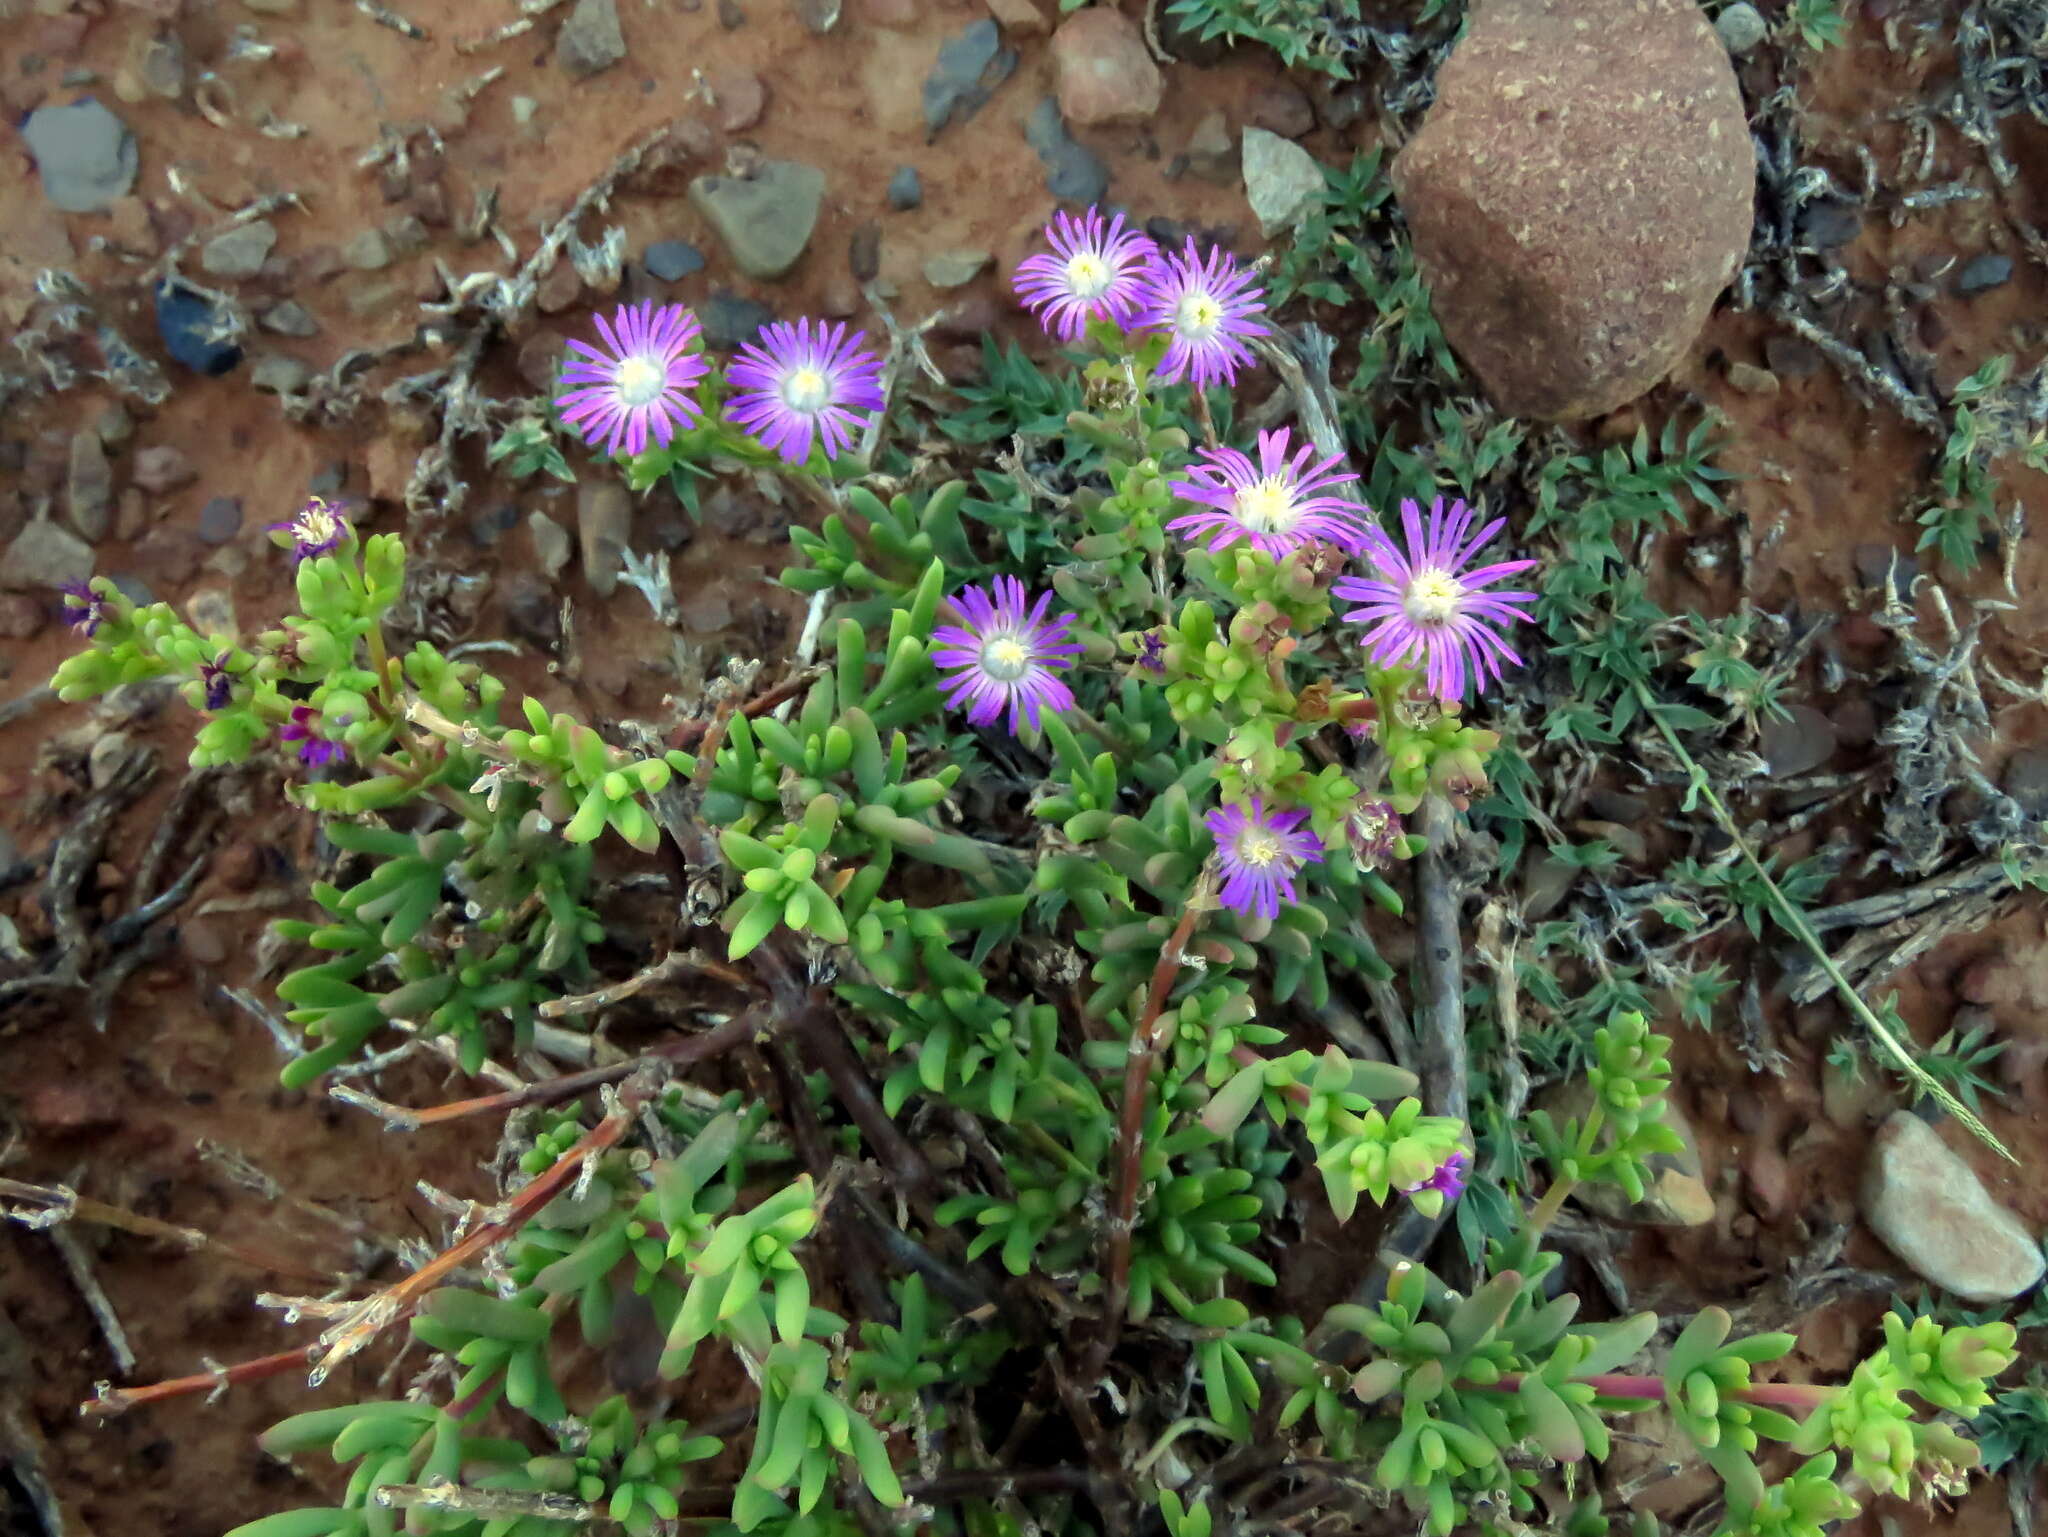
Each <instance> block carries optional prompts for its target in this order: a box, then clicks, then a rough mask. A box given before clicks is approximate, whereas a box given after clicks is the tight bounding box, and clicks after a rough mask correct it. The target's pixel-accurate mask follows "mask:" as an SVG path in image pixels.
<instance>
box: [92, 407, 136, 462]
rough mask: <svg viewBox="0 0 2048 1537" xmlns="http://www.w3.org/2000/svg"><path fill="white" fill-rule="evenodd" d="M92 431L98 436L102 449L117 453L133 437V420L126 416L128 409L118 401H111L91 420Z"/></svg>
mask: <svg viewBox="0 0 2048 1537" xmlns="http://www.w3.org/2000/svg"><path fill="white" fill-rule="evenodd" d="M92 430H93V431H94V432H96V433H98V434H99V440H100V444H101V446H102V447H104V448H108V449H111V450H113V451H114V452H116V453H118V452H120V450H121V449H122V448H123V447H124V446H126V444H127V442H128V440H129V439H130V438H132V437H134V436H135V418H133V417H132V416H130V415H129V414H128V408H127V407H126V406H124V405H122V404H121V402H120V401H118V400H111V401H108V402H107V405H106V408H105V409H104V410H102V411H101V412H100V414H99V415H98V416H96V417H94V418H93V421H92Z"/></svg>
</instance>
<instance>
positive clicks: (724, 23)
mask: <svg viewBox="0 0 2048 1537" xmlns="http://www.w3.org/2000/svg"><path fill="white" fill-rule="evenodd" d="M718 24H719V25H720V26H721V27H723V28H725V30H726V31H728V32H737V31H739V29H740V28H741V27H744V26H745V25H746V24H747V13H746V12H745V11H743V10H741V9H740V6H739V0H718Z"/></svg>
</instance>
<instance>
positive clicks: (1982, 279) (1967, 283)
mask: <svg viewBox="0 0 2048 1537" xmlns="http://www.w3.org/2000/svg"><path fill="white" fill-rule="evenodd" d="M2011 281H2012V258H2011V257H2010V256H2007V255H2005V254H2003V253H2002V252H1999V251H1986V252H1984V253H1983V254H1982V255H1981V256H1973V257H1971V258H1970V259H1969V260H1968V261H1966V262H1964V263H1963V270H1962V271H1961V272H1958V273H1957V274H1956V292H1957V293H1958V294H1960V295H1961V296H1962V297H1963V298H1965V299H1968V298H1971V297H1972V296H1974V295H1976V294H1982V293H1989V292H1990V291H1991V290H1992V289H1994V288H2003V287H2004V286H2005V285H2006V284H2007V283H2010V282H2011Z"/></svg>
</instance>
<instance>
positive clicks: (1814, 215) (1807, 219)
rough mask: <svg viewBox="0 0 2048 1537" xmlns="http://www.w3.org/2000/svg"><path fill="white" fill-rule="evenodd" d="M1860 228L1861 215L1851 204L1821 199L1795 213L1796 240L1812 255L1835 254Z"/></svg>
mask: <svg viewBox="0 0 2048 1537" xmlns="http://www.w3.org/2000/svg"><path fill="white" fill-rule="evenodd" d="M1862 228H1863V215H1862V214H1861V213H1860V212H1859V211H1858V210H1857V207H1856V205H1855V204H1854V203H1836V202H1832V201H1829V200H1826V199H1823V200H1821V201H1819V202H1814V203H1808V204H1807V205H1806V207H1805V208H1803V209H1801V210H1800V213H1799V238H1800V239H1801V240H1803V241H1804V242H1805V243H1806V244H1807V245H1809V246H1811V247H1812V248H1813V249H1814V250H1816V251H1838V250H1840V249H1841V248H1842V247H1843V246H1845V245H1847V244H1848V243H1849V242H1850V241H1852V240H1854V239H1855V238H1856V232H1857V231H1858V230H1860V229H1862Z"/></svg>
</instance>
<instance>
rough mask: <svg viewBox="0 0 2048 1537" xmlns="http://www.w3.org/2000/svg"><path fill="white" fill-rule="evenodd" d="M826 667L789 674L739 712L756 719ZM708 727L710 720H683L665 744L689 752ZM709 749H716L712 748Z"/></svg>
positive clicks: (804, 686)
mask: <svg viewBox="0 0 2048 1537" xmlns="http://www.w3.org/2000/svg"><path fill="white" fill-rule="evenodd" d="M827 670H828V669H826V668H823V667H806V668H802V669H800V670H799V671H797V672H795V673H792V674H791V675H790V676H789V677H787V678H784V679H783V680H782V681H781V682H780V683H778V684H776V685H775V687H773V688H771V689H769V690H768V691H767V692H766V693H765V694H756V695H755V696H754V697H753V698H752V699H749V700H748V701H747V702H746V703H745V704H743V705H741V706H740V714H742V715H744V716H746V717H747V719H749V720H759V719H760V718H761V717H762V716H764V715H766V714H767V713H768V712H769V711H770V710H772V709H774V708H775V707H776V706H777V705H780V704H786V703H788V702H789V701H790V700H792V699H794V698H796V696H797V695H798V694H801V693H802V692H803V691H804V690H805V689H807V688H809V687H810V686H811V685H812V684H813V683H816V682H817V681H818V680H819V679H820V678H822V677H824V676H825V673H826V672H827ZM727 713H728V714H729V713H730V712H727ZM711 726H712V722H711V721H708V720H686V721H684V722H683V723H682V724H681V725H680V726H678V727H676V729H675V730H673V731H671V732H670V733H669V734H668V745H669V746H671V747H676V748H680V749H682V750H683V751H684V752H689V751H690V750H691V749H693V748H694V747H696V746H697V744H698V743H699V742H702V741H703V740H704V738H705V736H706V735H707V734H708V733H709V732H710V730H711ZM721 735H723V733H721ZM713 751H714V753H715V752H716V748H715V747H714V749H713Z"/></svg>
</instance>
